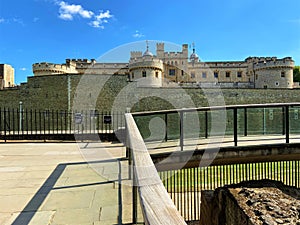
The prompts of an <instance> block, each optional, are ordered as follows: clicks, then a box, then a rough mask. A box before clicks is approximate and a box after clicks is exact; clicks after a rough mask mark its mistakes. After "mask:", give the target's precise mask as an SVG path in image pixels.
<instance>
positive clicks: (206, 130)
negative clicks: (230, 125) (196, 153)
mask: <svg viewBox="0 0 300 225" xmlns="http://www.w3.org/2000/svg"><path fill="white" fill-rule="evenodd" d="M205 138H208V112H207V111H205Z"/></svg>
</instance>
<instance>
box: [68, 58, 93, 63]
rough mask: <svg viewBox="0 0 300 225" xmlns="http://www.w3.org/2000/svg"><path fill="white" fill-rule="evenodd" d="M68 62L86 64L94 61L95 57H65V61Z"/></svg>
mask: <svg viewBox="0 0 300 225" xmlns="http://www.w3.org/2000/svg"><path fill="white" fill-rule="evenodd" d="M70 62H75V63H86V64H90V63H95V62H96V60H95V59H91V60H89V59H66V63H70Z"/></svg>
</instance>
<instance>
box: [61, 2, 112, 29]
mask: <svg viewBox="0 0 300 225" xmlns="http://www.w3.org/2000/svg"><path fill="white" fill-rule="evenodd" d="M55 4H56V5H59V16H58V17H59V18H60V19H62V20H70V21H71V20H73V19H74V17H75V16H79V17H82V18H84V19H91V21H90V22H89V23H88V24H89V25H90V26H92V27H95V28H100V29H104V26H103V24H105V23H108V19H110V18H112V17H113V15H112V14H110V11H109V10H106V11H105V12H103V11H100V13H99V14H95V13H94V12H93V11H89V10H86V9H84V8H83V7H82V6H81V5H75V4H69V3H67V2H65V1H59V0H55Z"/></svg>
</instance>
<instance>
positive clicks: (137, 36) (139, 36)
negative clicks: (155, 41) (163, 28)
mask: <svg viewBox="0 0 300 225" xmlns="http://www.w3.org/2000/svg"><path fill="white" fill-rule="evenodd" d="M132 36H133V37H134V38H142V37H145V35H144V34H142V33H140V32H139V31H138V30H136V31H135V33H134V34H133V35H132Z"/></svg>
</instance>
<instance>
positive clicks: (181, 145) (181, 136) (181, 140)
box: [179, 110, 184, 151]
mask: <svg viewBox="0 0 300 225" xmlns="http://www.w3.org/2000/svg"><path fill="white" fill-rule="evenodd" d="M183 113H184V112H183V111H182V110H181V111H180V114H179V115H180V150H181V151H183V144H184V143H183V139H184V137H183Z"/></svg>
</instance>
